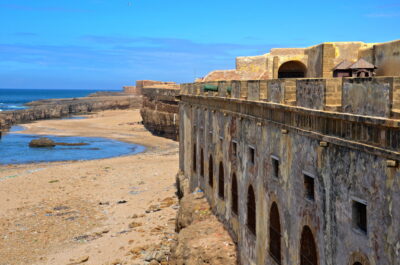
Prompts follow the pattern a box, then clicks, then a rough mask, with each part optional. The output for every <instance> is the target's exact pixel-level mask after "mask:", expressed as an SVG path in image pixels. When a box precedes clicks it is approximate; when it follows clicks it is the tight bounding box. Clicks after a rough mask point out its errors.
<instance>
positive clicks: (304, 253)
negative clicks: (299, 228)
mask: <svg viewBox="0 0 400 265" xmlns="http://www.w3.org/2000/svg"><path fill="white" fill-rule="evenodd" d="M317 264H318V262H317V248H316V245H315V241H314V236H313V234H312V232H311V229H310V228H309V227H308V226H305V227H304V228H303V232H302V233H301V240H300V265H317Z"/></svg>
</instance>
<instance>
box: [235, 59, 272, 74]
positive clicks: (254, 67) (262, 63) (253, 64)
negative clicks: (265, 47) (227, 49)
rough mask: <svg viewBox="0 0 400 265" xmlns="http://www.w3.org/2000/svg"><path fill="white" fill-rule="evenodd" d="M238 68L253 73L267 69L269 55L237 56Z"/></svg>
mask: <svg viewBox="0 0 400 265" xmlns="http://www.w3.org/2000/svg"><path fill="white" fill-rule="evenodd" d="M236 70H237V71H243V72H251V73H262V72H264V71H266V70H267V57H266V56H265V55H260V56H246V57H237V58H236Z"/></svg>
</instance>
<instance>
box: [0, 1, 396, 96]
mask: <svg viewBox="0 0 400 265" xmlns="http://www.w3.org/2000/svg"><path fill="white" fill-rule="evenodd" d="M399 28H400V2H399V1H398V0H379V1H377V0H346V1H344V0H335V1H326V0H303V1H292V0H286V1H272V0H246V1H245V0H237V1H235V0H230V1H227V0H213V1H211V0H201V1H193V0H186V1H183V0H169V1H167V0H0V88H38V89H96V90H101V89H106V90H111V89H121V87H122V86H124V85H134V84H135V80H143V79H150V80H163V81H175V82H179V83H183V82H192V81H193V80H194V78H195V77H201V76H204V75H206V74H207V73H208V72H210V71H212V70H216V69H234V68H235V57H237V56H251V55H260V54H264V53H267V52H269V50H270V49H271V48H279V47H306V46H311V45H315V44H318V43H321V42H330V41H364V42H386V41H391V40H395V39H400V34H399V33H400V30H399Z"/></svg>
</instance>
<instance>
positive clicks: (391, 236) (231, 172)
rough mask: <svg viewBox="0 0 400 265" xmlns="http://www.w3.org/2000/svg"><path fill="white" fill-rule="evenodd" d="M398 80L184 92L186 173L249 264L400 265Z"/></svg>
mask: <svg viewBox="0 0 400 265" xmlns="http://www.w3.org/2000/svg"><path fill="white" fill-rule="evenodd" d="M399 81H400V78H399V77H377V78H343V79H342V78H332V79H278V80H257V81H219V82H208V83H194V84H183V85H181V94H180V103H179V116H180V127H179V136H180V171H181V172H182V174H183V175H184V176H185V177H186V178H187V179H188V180H189V183H190V189H191V190H195V188H196V187H200V188H201V189H202V190H204V192H205V194H206V196H207V198H208V201H209V203H210V205H211V207H212V209H213V211H214V213H215V214H216V215H217V216H218V217H219V219H220V220H221V221H222V222H223V223H224V224H225V227H226V228H227V229H228V230H229V231H230V233H231V235H232V237H233V238H234V240H235V241H237V243H238V251H239V258H240V261H241V264H257V265H258V264H292V265H298V264H300V265H317V264H319V265H323V264H332V265H333V264H335V265H336V264H345V265H355V264H356V265H373V264H374V265H375V264H376V265H377V264H382V265H383V264H400V226H399V225H398V224H399V220H400V208H399V207H398V205H400V171H399V167H398V164H399V163H398V162H399V160H400V152H399V150H400V149H399V148H400V120H399V119H398V117H399V106H400V105H399V103H400V86H399Z"/></svg>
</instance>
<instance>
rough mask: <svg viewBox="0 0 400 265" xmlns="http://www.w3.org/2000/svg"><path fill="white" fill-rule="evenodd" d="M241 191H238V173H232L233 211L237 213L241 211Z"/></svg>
mask: <svg viewBox="0 0 400 265" xmlns="http://www.w3.org/2000/svg"><path fill="white" fill-rule="evenodd" d="M238 195H239V192H238V185H237V179H236V174H235V173H233V175H232V211H233V212H234V213H235V214H238V213H239V207H238V203H239V198H238Z"/></svg>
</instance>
